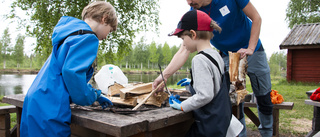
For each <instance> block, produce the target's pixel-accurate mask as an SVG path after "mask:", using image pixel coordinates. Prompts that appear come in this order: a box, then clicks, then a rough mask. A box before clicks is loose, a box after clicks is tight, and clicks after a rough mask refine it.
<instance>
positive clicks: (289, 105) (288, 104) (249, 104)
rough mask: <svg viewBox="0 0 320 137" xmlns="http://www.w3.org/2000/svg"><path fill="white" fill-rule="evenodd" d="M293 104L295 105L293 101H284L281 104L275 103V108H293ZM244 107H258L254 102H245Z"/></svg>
mask: <svg viewBox="0 0 320 137" xmlns="http://www.w3.org/2000/svg"><path fill="white" fill-rule="evenodd" d="M293 106H294V103H293V102H282V103H281V104H273V109H287V110H292V109H293ZM244 107H257V104H256V103H253V102H244Z"/></svg>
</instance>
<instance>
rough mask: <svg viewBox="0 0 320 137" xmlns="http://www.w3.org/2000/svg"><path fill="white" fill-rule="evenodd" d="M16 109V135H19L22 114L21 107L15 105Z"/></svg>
mask: <svg viewBox="0 0 320 137" xmlns="http://www.w3.org/2000/svg"><path fill="white" fill-rule="evenodd" d="M16 109H17V112H16V113H17V136H18V137H20V123H21V114H22V108H20V107H16Z"/></svg>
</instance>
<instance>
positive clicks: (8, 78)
mask: <svg viewBox="0 0 320 137" xmlns="http://www.w3.org/2000/svg"><path fill="white" fill-rule="evenodd" d="M126 76H127V78H128V80H129V83H132V82H143V83H147V82H153V80H154V79H155V78H157V77H158V76H159V75H158V74H126ZM35 77H36V75H34V74H23V75H18V74H0V96H4V95H12V94H21V93H23V94H26V92H27V91H28V89H29V87H30V85H31V84H32V82H33V80H34V78H35ZM186 77H189V78H190V75H187V74H175V75H173V76H171V77H170V78H169V79H168V81H167V85H174V84H176V83H177V82H178V81H179V80H181V79H183V78H186Z"/></svg>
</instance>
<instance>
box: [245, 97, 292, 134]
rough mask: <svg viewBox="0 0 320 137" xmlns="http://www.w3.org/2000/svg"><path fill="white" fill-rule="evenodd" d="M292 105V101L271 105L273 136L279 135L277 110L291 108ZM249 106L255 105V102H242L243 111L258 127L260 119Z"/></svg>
mask: <svg viewBox="0 0 320 137" xmlns="http://www.w3.org/2000/svg"><path fill="white" fill-rule="evenodd" d="M293 106H294V103H293V102H282V103H281V104H274V105H273V136H274V137H279V110H280V109H286V110H292V109H293ZM250 107H255V108H256V107H257V104H256V103H253V102H244V113H245V114H246V115H247V116H248V118H249V119H250V120H251V121H252V122H253V123H254V124H255V125H256V126H257V127H259V125H260V121H259V118H258V117H257V116H256V115H255V114H254V113H253V112H252V111H251V109H250Z"/></svg>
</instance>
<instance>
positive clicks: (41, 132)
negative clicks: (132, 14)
mask: <svg viewBox="0 0 320 137" xmlns="http://www.w3.org/2000/svg"><path fill="white" fill-rule="evenodd" d="M78 30H89V31H92V30H91V28H90V26H89V25H88V24H87V23H85V22H84V21H82V20H79V19H76V18H73V17H67V16H65V17H61V19H60V20H59V22H58V24H57V25H56V26H55V28H54V30H53V34H52V46H53V49H52V53H51V55H50V56H49V57H48V59H47V61H46V62H45V64H44V65H43V67H42V68H41V70H40V71H39V73H38V75H37V76H36V78H35V80H34V81H33V83H32V85H31V86H30V88H29V90H28V92H27V94H26V97H25V100H24V104H23V110H22V116H21V125H20V135H21V136H23V137H28V136H32V137H37V136H39V137H50V136H54V137H58V136H70V134H71V132H70V123H71V109H70V102H73V103H75V104H78V105H91V104H92V103H93V102H94V101H96V99H97V94H96V91H97V90H96V89H94V88H92V87H91V86H90V85H88V84H87V82H88V81H89V80H90V78H91V76H92V74H93V68H92V67H91V64H92V63H93V61H94V60H95V58H96V56H97V52H98V46H99V40H98V38H97V37H96V36H95V35H94V34H84V35H73V36H69V37H67V36H68V35H69V34H71V33H73V32H75V31H78ZM66 37H67V38H66ZM65 38H66V39H65ZM64 39H65V40H64ZM63 40H64V42H63V43H62V44H61V45H60V47H59V48H58V46H59V43H60V42H61V41H63ZM57 48H58V49H57Z"/></svg>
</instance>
